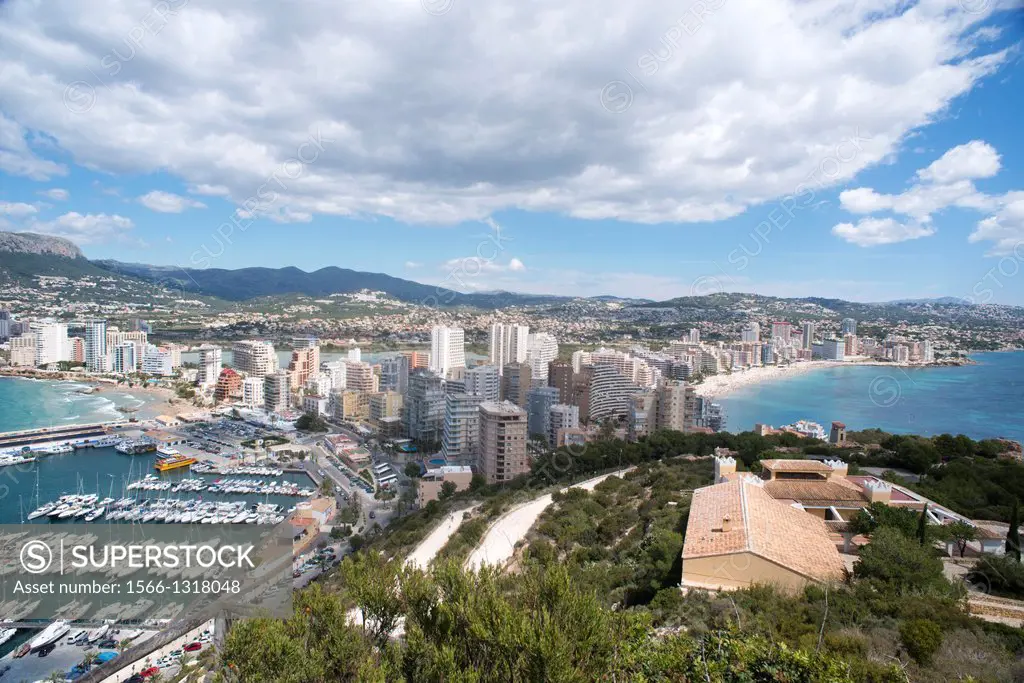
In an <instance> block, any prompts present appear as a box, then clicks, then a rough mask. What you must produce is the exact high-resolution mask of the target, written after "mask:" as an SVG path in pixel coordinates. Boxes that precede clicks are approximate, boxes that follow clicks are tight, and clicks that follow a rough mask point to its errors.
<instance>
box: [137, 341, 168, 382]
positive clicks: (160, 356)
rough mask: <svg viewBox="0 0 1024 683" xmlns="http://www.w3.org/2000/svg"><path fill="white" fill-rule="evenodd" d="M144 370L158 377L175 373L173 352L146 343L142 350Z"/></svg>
mask: <svg viewBox="0 0 1024 683" xmlns="http://www.w3.org/2000/svg"><path fill="white" fill-rule="evenodd" d="M142 372H144V373H146V374H147V375H154V376H156V377H170V376H171V375H173V374H174V365H173V363H172V359H171V352H170V351H169V350H167V349H161V348H157V347H156V346H154V345H153V344H146V347H145V348H144V349H143V351H142Z"/></svg>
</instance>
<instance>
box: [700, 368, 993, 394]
mask: <svg viewBox="0 0 1024 683" xmlns="http://www.w3.org/2000/svg"><path fill="white" fill-rule="evenodd" d="M973 364H974V361H971V360H964V361H962V362H957V363H894V362H891V361H879V360H856V361H842V360H811V361H803V362H799V363H789V364H787V365H761V366H756V367H752V368H748V369H746V370H740V371H734V372H732V373H729V374H720V375H711V376H710V377H706V378H705V379H704V381H703V382H701V383H700V384H696V385H694V393H695V394H696V395H697V396H703V397H706V398H725V397H727V396H729V394H731V393H733V392H735V391H737V390H739V389H742V388H744V387H748V386H752V385H756V384H760V383H762V382H771V381H775V380H779V379H784V378H786V377H796V376H798V375H802V374H805V373H808V372H812V371H816V370H824V369H827V368H843V367H846V368H848V367H854V366H873V367H886V368H901V369H913V368H948V367H957V366H963V365H973Z"/></svg>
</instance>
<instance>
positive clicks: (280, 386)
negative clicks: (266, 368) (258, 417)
mask: <svg viewBox="0 0 1024 683" xmlns="http://www.w3.org/2000/svg"><path fill="white" fill-rule="evenodd" d="M290 393H291V375H290V374H289V373H288V372H287V371H286V370H278V371H276V372H272V373H270V374H269V375H267V376H266V377H264V378H263V407H264V409H265V410H266V411H267V412H268V413H280V412H282V411H284V410H287V409H288V397H289V395H290Z"/></svg>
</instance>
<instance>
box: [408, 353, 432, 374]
mask: <svg viewBox="0 0 1024 683" xmlns="http://www.w3.org/2000/svg"><path fill="white" fill-rule="evenodd" d="M402 355H403V356H405V357H406V358H408V359H409V372H412V371H413V370H426V369H428V368H429V367H430V354H429V353H424V352H423V351H402Z"/></svg>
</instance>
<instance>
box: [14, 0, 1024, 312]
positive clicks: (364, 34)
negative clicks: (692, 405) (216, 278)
mask: <svg viewBox="0 0 1024 683" xmlns="http://www.w3.org/2000/svg"><path fill="white" fill-rule="evenodd" d="M57 4H62V3H57ZM108 4H110V6H111V7H110V9H111V13H112V14H111V16H112V18H111V20H110V22H109V25H108V26H97V25H95V24H93V23H92V22H91V21H90V20H89V19H88V16H87V14H86V13H85V8H79V7H77V6H76V5H75V4H74V3H68V4H67V5H66V6H65V7H64V9H66V10H67V11H66V12H63V11H57V10H56V9H51V10H47V11H46V13H45V14H44V13H43V9H42V8H36V7H33V6H30V5H29V4H28V3H19V2H13V3H8V5H6V6H5V8H3V9H0V13H7V16H3V17H0V45H5V46H7V47H6V48H4V47H0V92H7V93H14V94H13V96H11V97H9V98H5V99H3V100H0V227H2V228H3V229H6V230H34V231H38V232H45V233H49V234H56V235H61V236H65V237H68V238H70V239H72V240H74V241H76V242H78V243H79V244H81V245H82V248H83V250H84V251H85V252H86V254H87V255H88V256H89V257H90V258H113V259H118V260H122V261H133V262H145V263H153V264H166V265H179V266H185V267H223V268H238V267H243V266H257V265H258V266H272V267H278V266H285V265H294V266H298V267H300V268H302V269H305V270H313V269H316V268H320V267H323V266H328V265H336V266H341V267H346V268H353V269H358V270H367V271H373V272H385V273H389V274H392V275H396V276H400V277H406V278H409V279H414V280H418V281H421V282H427V283H431V284H433V283H441V284H445V285H447V286H450V287H453V288H456V289H460V290H461V291H469V290H490V289H499V288H500V289H509V290H513V291H524V292H543V293H555V294H583V295H596V294H616V295H622V296H638V297H648V298H655V299H662V298H669V297H672V296H685V295H688V294H704V293H708V292H712V291H722V290H725V291H756V292H759V293H764V294H773V295H780V296H826V297H838V298H846V299H853V300H862V301H865V300H866V301H878V300H890V299H897V298H917V297H935V296H958V297H967V298H969V299H971V300H974V301H978V302H981V303H988V302H997V303H1012V304H1021V305H1024V274H1020V273H1018V271H1019V270H1020V269H1021V267H1024V263H1022V262H1024V194H1019V193H1021V192H1022V191H1024V136H1022V135H1021V134H1020V132H1019V130H1020V123H1019V122H1020V112H1021V110H1022V104H1024V87H1022V70H1021V62H1020V55H1019V52H1018V49H1019V46H1018V41H1019V39H1020V36H1021V32H1020V27H1021V26H1022V24H1021V23H1020V17H1019V14H1020V10H1019V9H1006V8H1008V7H1009V4H1006V5H1005V6H1001V5H1000V4H999V3H998V2H994V1H992V2H986V1H984V0H978V1H974V0H971V2H967V0H962V1H961V2H957V1H956V0H949V1H948V2H946V1H944V0H934V1H932V2H922V3H919V4H918V3H909V4H908V3H905V2H902V3H897V2H892V3H889V2H885V0H871V1H868V0H849V1H842V0H825V1H823V2H822V3H820V4H821V5H822V7H819V8H817V10H816V11H820V14H814V15H812V14H806V13H807V12H810V10H809V9H807V7H806V5H803V6H801V3H796V4H792V3H790V2H789V1H788V0H771V2H766V3H765V7H763V8H760V9H759V10H757V11H754V12H751V11H750V10H749V8H746V11H743V8H739V7H738V3H736V5H737V6H733V5H731V4H727V3H726V2H725V1H724V0H715V1H713V2H709V3H707V4H708V5H709V6H710V7H711V9H710V10H708V11H705V12H703V13H702V14H700V15H699V16H698V15H697V14H694V13H692V12H689V10H685V8H684V10H685V11H681V10H679V9H674V10H672V11H670V12H668V13H666V10H665V9H664V8H663V7H662V6H661V4H660V3H656V2H650V3H648V2H646V1H644V2H637V3H636V5H635V6H630V7H628V8H621V7H618V5H613V4H611V3H598V4H601V5H604V4H608V8H609V9H608V11H609V12H611V14H610V15H609V17H610V19H609V20H611V18H613V19H615V20H616V21H617V23H616V21H612V24H613V25H614V26H616V27H617V28H615V29H614V30H610V29H608V28H607V26H608V24H607V22H605V23H602V22H600V21H598V17H593V16H591V15H594V14H596V15H602V14H603V13H602V12H600V11H595V10H594V9H590V10H589V11H588V10H587V6H588V4H587V3H582V2H580V3H577V2H569V3H567V5H566V10H565V11H564V12H562V13H555V14H554V15H548V16H545V17H544V18H545V21H543V22H541V21H539V20H538V15H537V14H536V12H533V13H531V7H530V6H531V5H532V4H533V3H526V4H525V5H524V6H523V7H521V8H517V9H516V10H512V11H508V12H505V11H502V10H501V6H500V4H499V3H491V2H489V1H488V2H484V3H483V4H482V5H480V6H478V7H474V8H472V9H470V8H464V7H462V6H459V5H452V4H451V3H447V4H445V5H444V6H443V7H442V8H441V9H443V10H444V11H438V10H437V8H436V3H435V4H433V5H432V4H429V3H428V4H425V5H422V6H420V4H419V3H411V2H409V1H407V0H403V1H399V0H393V1H391V2H385V3H382V4H381V5H380V7H379V8H378V13H374V12H372V11H370V10H367V9H364V10H353V9H351V8H348V9H339V8H337V7H334V5H331V4H330V3H328V4H325V5H324V6H323V7H320V8H319V9H320V10H324V11H327V10H328V8H329V10H330V12H332V13H333V14H328V15H323V14H320V15H318V14H317V13H316V12H314V11H313V10H312V9H310V10H309V12H308V13H307V12H305V11H301V12H299V13H298V16H283V15H281V14H276V12H278V10H276V9H275V8H271V7H266V8H264V7H263V5H261V4H257V6H256V7H257V9H256V12H255V14H247V13H246V7H248V6H250V4H249V3H241V2H238V3H236V2H226V3H224V4H223V6H218V7H216V8H209V7H200V6H199V5H198V4H189V3H187V2H186V0H178V2H177V3H170V5H171V8H170V9H171V11H170V12H159V13H156V14H154V12H155V10H154V8H153V6H152V5H150V4H148V3H145V2H135V1H132V0H124V2H119V1H114V0H111V1H110V2H109V3H108ZM312 4H314V5H316V4H318V3H312ZM825 5H827V7H825ZM590 6H592V3H590ZM613 7H614V9H611V8H613ZM165 9H166V8H165ZM314 9H316V8H314ZM424 9H426V10H427V11H424ZM532 9H533V10H536V9H537V8H532ZM782 10H787V11H782ZM574 11H575V13H574ZM759 11H764V12H765V13H766V14H765V15H764V16H761V17H758V16H755V17H751V16H748V15H750V14H757V12H759ZM345 12H355V14H344V13H345ZM688 12H689V13H688ZM801 12H803V13H805V14H801ZM826 17H827V19H826ZM588 22H590V23H589V24H588ZM591 24H592V25H591ZM396 26H397V29H396V28H395V27H396ZM332 28H333V30H331V29H332ZM200 29H201V31H202V32H205V33H203V35H201V36H197V33H196V32H197V31H200ZM391 29H394V30H391ZM396 31H397V35H396V34H395V32H396ZM761 31H767V33H760V32H761ZM509 34H511V35H513V36H519V37H520V40H512V39H510V38H508V35H509ZM296 36H302V42H300V43H298V44H299V45H301V49H299V50H298V51H295V50H292V48H291V47H289V46H294V45H295V44H296V43H295V38H296ZM339 36H340V38H339ZM413 36H417V37H419V40H420V42H422V43H424V45H423V46H420V47H410V44H412V42H415V41H412V42H410V41H406V40H403V38H408V37H413ZM742 36H747V38H746V39H744V38H741V37H742ZM598 38H600V40H598ZM595 40H596V41H597V42H598V47H597V49H595V48H594V47H592V45H591V44H592V43H593V42H594V41H595ZM197 41H198V42H197ZM392 41H393V42H392ZM523 43H526V44H527V46H528V47H526V46H524V45H523ZM791 43H799V44H800V45H799V46H798V47H794V46H791ZM802 50H808V51H802ZM289 54H290V55H292V56H291V57H290V58H288V59H283V56H284V55H289ZM55 55H59V57H55ZM467 55H470V56H472V57H473V59H470V58H468V57H467ZM307 59H308V60H309V63H304V62H303V60H307ZM267 65H271V66H270V67H268V66H267ZM341 65H345V66H341ZM310 73H314V76H312V77H309V74H310ZM306 77H309V81H308V82H307V81H305V80H303V79H304V78H306ZM605 83H606V85H604V87H602V85H603V84H605ZM296 156H299V157H302V158H303V162H302V163H299V162H296V161H294V159H295V157H296ZM289 159H291V160H292V161H291V162H289ZM836 159H841V161H838V162H837V161H836ZM306 160H308V161H309V163H305V162H306ZM289 164H291V165H289ZM288 176H293V177H291V178H289V177H288ZM275 179H276V180H275ZM809 179H810V180H809ZM258 188H268V190H267V191H266V192H265V193H264V194H263V196H262V197H261V198H263V199H266V198H267V197H269V194H270V193H271V192H272V193H273V195H274V196H273V198H272V199H267V200H266V201H265V202H260V203H257V202H253V203H249V204H247V200H248V199H249V198H251V197H254V196H255V195H256V194H257V193H258ZM1014 193H1018V194H1014ZM787 198H788V199H787ZM254 207H255V208H254ZM794 207H798V208H794ZM232 220H234V225H232V224H231V221H232ZM243 227H244V229H243Z"/></svg>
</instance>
